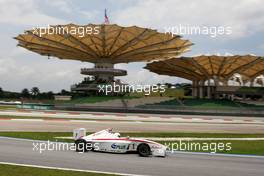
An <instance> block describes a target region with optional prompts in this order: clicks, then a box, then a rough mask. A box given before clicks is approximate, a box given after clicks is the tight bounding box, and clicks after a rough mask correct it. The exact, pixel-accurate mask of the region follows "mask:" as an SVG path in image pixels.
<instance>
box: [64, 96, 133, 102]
mask: <svg viewBox="0 0 264 176" xmlns="http://www.w3.org/2000/svg"><path fill="white" fill-rule="evenodd" d="M133 98H137V97H134V96H124V97H119V96H90V97H82V98H77V99H73V100H71V101H65V102H64V103H70V104H84V103H98V102H103V101H109V100H115V99H133Z"/></svg>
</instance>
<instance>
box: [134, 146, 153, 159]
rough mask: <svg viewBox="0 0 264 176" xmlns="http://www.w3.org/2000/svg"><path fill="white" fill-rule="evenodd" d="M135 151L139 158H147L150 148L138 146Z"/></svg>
mask: <svg viewBox="0 0 264 176" xmlns="http://www.w3.org/2000/svg"><path fill="white" fill-rule="evenodd" d="M137 151H138V154H139V156H142V157H148V156H149V155H151V151H150V147H149V145H148V144H144V143H142V144H139V146H138V147H137Z"/></svg>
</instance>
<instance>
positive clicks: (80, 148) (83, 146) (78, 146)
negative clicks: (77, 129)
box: [75, 140, 87, 152]
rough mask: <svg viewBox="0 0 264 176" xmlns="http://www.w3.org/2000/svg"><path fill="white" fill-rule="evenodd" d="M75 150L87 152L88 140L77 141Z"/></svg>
mask: <svg viewBox="0 0 264 176" xmlns="http://www.w3.org/2000/svg"><path fill="white" fill-rule="evenodd" d="M75 151H76V152H87V149H86V141H85V140H77V141H75Z"/></svg>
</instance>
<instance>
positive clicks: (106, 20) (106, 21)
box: [104, 9, 109, 24]
mask: <svg viewBox="0 0 264 176" xmlns="http://www.w3.org/2000/svg"><path fill="white" fill-rule="evenodd" d="M104 24H109V19H108V16H107V13H106V9H105V19H104Z"/></svg>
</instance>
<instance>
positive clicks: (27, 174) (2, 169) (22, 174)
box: [0, 164, 111, 176]
mask: <svg viewBox="0 0 264 176" xmlns="http://www.w3.org/2000/svg"><path fill="white" fill-rule="evenodd" d="M14 175H19V176H111V175H108V174H99V173H89V172H76V171H63V170H57V169H43V168H35V167H25V166H13V165H7V164H0V176H14Z"/></svg>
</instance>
